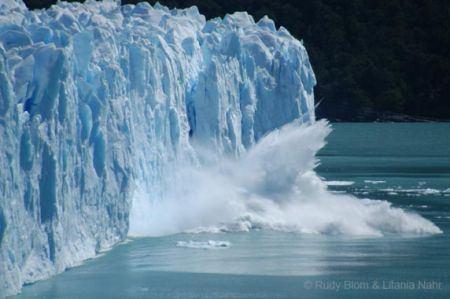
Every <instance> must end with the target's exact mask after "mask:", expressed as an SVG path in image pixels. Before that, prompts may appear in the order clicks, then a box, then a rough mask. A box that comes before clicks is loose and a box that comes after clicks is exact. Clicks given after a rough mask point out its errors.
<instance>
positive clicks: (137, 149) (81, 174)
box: [0, 0, 315, 297]
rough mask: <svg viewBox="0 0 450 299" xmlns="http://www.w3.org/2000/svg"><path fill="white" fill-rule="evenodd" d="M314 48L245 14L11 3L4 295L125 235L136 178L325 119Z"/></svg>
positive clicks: (1, 14) (4, 47) (1, 240)
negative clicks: (319, 115) (290, 125)
mask: <svg viewBox="0 0 450 299" xmlns="http://www.w3.org/2000/svg"><path fill="white" fill-rule="evenodd" d="M314 85H315V78H314V74H313V72H312V70H311V66H310V63H309V61H308V56H307V53H306V51H305V49H304V47H303V45H302V44H301V43H300V42H299V41H298V40H296V39H295V38H293V37H292V36H291V35H290V34H289V33H288V32H287V31H286V30H285V29H284V28H280V29H279V30H276V28H275V26H274V23H273V22H272V21H271V20H269V19H267V18H263V19H261V20H260V21H259V22H257V23H255V22H254V20H253V18H252V17H251V16H249V15H247V14H246V13H235V14H233V15H228V16H226V17H225V18H224V19H214V20H211V21H208V22H206V21H205V18H204V16H202V15H200V14H199V12H198V10H197V9H196V8H195V7H193V8H189V9H184V10H176V9H175V10H169V9H167V8H166V7H162V6H158V5H156V6H155V7H151V6H150V5H148V4H146V3H141V4H138V5H136V6H133V5H126V6H120V5H119V4H118V3H116V2H103V3H97V2H92V1H91V2H88V3H86V4H79V3H73V4H69V3H59V4H58V5H55V6H53V7H52V8H50V9H48V10H40V11H29V10H27V9H26V8H25V6H24V5H23V3H21V2H16V1H15V0H5V1H1V2H0V196H1V197H0V297H1V296H2V295H8V294H14V293H17V292H18V291H19V290H20V288H21V286H22V285H23V284H24V283H29V282H33V281H36V280H38V279H44V278H47V277H49V276H50V275H53V274H55V273H58V272H61V271H63V270H64V269H65V268H67V267H70V266H73V265H75V264H77V263H79V262H80V261H82V260H84V259H87V258H90V257H93V256H95V254H96V253H97V252H99V251H100V250H103V249H106V248H108V247H110V246H112V245H113V244H115V243H117V242H119V241H121V240H123V239H124V238H125V237H126V235H127V230H128V225H129V221H128V218H129V210H130V200H131V196H132V194H133V191H134V187H135V183H136V182H137V181H139V182H141V183H143V184H145V185H147V186H148V188H149V189H150V190H153V192H154V196H156V197H157V196H158V192H160V190H158V188H159V187H158V186H159V184H158V182H160V180H161V178H162V177H164V176H166V175H169V173H170V172H171V171H173V169H171V165H172V161H174V160H180V159H183V160H186V161H192V163H196V161H197V160H198V157H197V152H198V151H199V150H200V149H199V148H200V147H199V145H201V146H202V147H204V146H207V147H208V148H209V149H213V151H215V152H216V153H217V154H218V155H239V154H240V153H242V152H244V151H245V150H246V148H249V147H251V146H252V145H253V144H254V143H255V140H258V139H259V138H260V137H262V136H263V135H264V134H266V133H267V132H269V131H271V130H272V129H274V128H277V127H279V126H281V125H283V124H285V123H287V122H289V121H291V120H293V119H297V118H298V119H300V120H301V121H302V122H305V123H308V122H312V121H314V104H313V86H314Z"/></svg>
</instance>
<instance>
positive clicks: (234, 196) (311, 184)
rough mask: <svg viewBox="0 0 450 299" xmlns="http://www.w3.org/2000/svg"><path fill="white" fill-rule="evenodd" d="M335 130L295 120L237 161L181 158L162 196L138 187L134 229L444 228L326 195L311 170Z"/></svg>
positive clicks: (370, 203)
mask: <svg viewBox="0 0 450 299" xmlns="http://www.w3.org/2000/svg"><path fill="white" fill-rule="evenodd" d="M330 131H331V129H330V126H329V125H328V123H327V122H326V121H318V122H316V123H315V124H312V125H302V124H300V123H298V122H293V123H291V124H288V125H286V126H284V127H282V128H281V129H278V130H275V131H273V132H272V133H270V134H268V135H267V136H265V137H263V138H262V139H261V140H259V142H258V143H257V144H256V145H255V146H254V147H253V148H251V149H250V150H249V151H248V152H247V153H245V154H244V155H242V156H241V157H240V158H238V159H229V158H223V159H221V160H220V161H219V162H217V163H212V164H211V163H207V164H206V165H201V166H198V165H197V166H192V165H189V166H187V165H186V164H183V163H180V164H182V165H180V166H179V167H178V168H177V169H178V171H177V172H176V173H175V174H174V175H173V176H172V177H170V178H168V179H169V180H170V181H169V184H167V186H170V188H168V189H167V190H165V192H164V194H163V196H162V198H158V199H155V198H152V195H151V192H149V191H147V190H144V189H142V188H141V189H139V190H138V191H137V192H136V194H135V197H134V200H133V207H132V211H131V218H130V234H131V235H134V236H156V235H166V234H174V233H179V232H228V231H248V230H252V229H273V230H282V231H290V232H301V233H316V234H345V235H357V236H383V235H385V234H395V233H407V234H434V233H440V232H441V230H440V229H439V228H438V227H436V226H435V225H434V224H433V223H432V222H430V221H429V220H426V219H425V218H423V217H421V216H420V215H418V214H415V213H412V212H407V211H404V210H402V209H400V208H395V207H392V205H391V203H389V202H387V201H381V200H369V199H359V198H356V197H354V196H351V195H348V194H333V193H331V192H329V191H328V190H327V184H326V182H324V181H322V180H321V179H320V178H319V176H318V175H317V174H316V173H315V172H314V168H315V167H316V166H317V164H318V160H317V159H316V157H315V155H316V153H317V151H318V150H320V149H321V148H322V147H323V146H324V145H325V138H326V136H327V135H328V134H329V132H330ZM202 154H204V151H203V152H202ZM202 160H205V161H207V160H208V161H214V159H202Z"/></svg>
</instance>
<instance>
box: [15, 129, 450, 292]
mask: <svg viewBox="0 0 450 299" xmlns="http://www.w3.org/2000/svg"><path fill="white" fill-rule="evenodd" d="M333 127H334V131H333V133H332V134H331V135H330V136H329V137H328V145H327V146H326V147H325V148H324V149H323V150H322V151H321V152H320V160H321V165H320V166H319V167H318V169H317V171H318V173H319V174H320V175H321V176H322V177H324V178H325V179H326V180H328V181H341V182H344V183H341V186H330V187H329V188H330V189H331V190H333V192H348V193H352V194H354V195H356V196H358V197H361V198H362V197H365V198H372V199H385V200H388V201H390V202H392V203H393V204H394V205H395V206H398V207H402V208H404V209H406V210H413V211H416V212H417V213H420V214H421V215H423V216H424V217H426V218H428V219H430V220H431V221H433V222H434V223H435V224H436V225H437V226H439V228H440V229H441V230H442V231H443V232H444V233H443V234H441V235H434V236H425V237H411V236H389V237H383V238H355V237H342V236H341V237H339V236H311V235H300V234H293V233H281V232H273V231H252V232H250V233H227V234H196V235H190V234H178V235H172V236H167V237H159V238H141V239H135V240H132V241H131V242H129V243H126V244H122V245H119V246H117V247H115V248H114V249H113V250H112V251H110V252H108V253H107V254H106V255H103V256H101V257H99V258H96V259H94V260H91V261H88V262H86V263H85V264H84V265H83V266H80V267H77V268H73V269H70V270H68V271H66V272H65V273H63V274H61V275H58V276H56V277H54V278H52V279H49V280H46V281H42V282H39V283H35V284H32V285H29V286H26V287H24V288H23V292H22V294H21V295H19V296H16V297H14V298H336V297H338V298H360V297H365V298H392V297H397V298H450V124H434V123H430V124H428V123H427V124H373V123H371V124H334V125H333ZM334 185H337V184H334ZM189 240H196V241H207V240H217V241H218V240H221V241H227V242H230V243H231V246H230V247H228V248H219V249H212V250H203V249H193V248H182V247H177V246H176V244H177V242H179V241H189Z"/></svg>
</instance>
